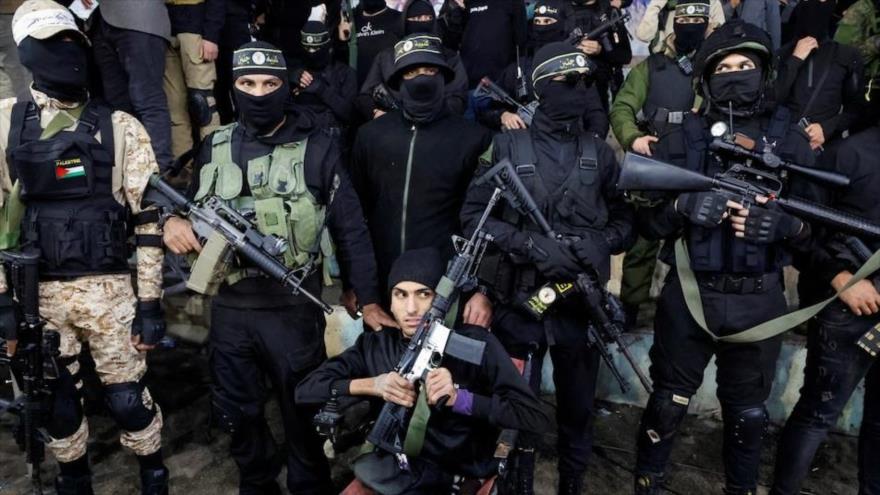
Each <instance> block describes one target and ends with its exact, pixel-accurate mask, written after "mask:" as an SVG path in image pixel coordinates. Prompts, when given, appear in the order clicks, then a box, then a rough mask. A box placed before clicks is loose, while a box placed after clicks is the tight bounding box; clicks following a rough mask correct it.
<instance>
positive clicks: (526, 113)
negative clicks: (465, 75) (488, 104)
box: [474, 77, 538, 127]
mask: <svg viewBox="0 0 880 495" xmlns="http://www.w3.org/2000/svg"><path fill="white" fill-rule="evenodd" d="M474 96H476V97H478V98H479V97H489V98H492V99H493V100H495V101H497V102H500V103H504V104H505V105H508V106H511V107H514V108H516V114H517V115H519V118H521V119H522V120H523V122H525V123H526V125H527V126H529V127H531V126H532V119H534V118H535V109H536V108H537V107H538V102H537V101H533V102H531V103H529V104H528V105H523V104H522V103H520V102H518V101H516V100H515V99H513V98H512V97H511V96H510V95H509V94H507V91H504V89H502V88H501V86H499V85H497V84H495V83H494V82H492V80H491V79H489V78H488V77H484V78H483V79H481V80H480V84H479V85H477V89H476V90H475V91H474Z"/></svg>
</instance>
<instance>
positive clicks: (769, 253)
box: [683, 107, 790, 274]
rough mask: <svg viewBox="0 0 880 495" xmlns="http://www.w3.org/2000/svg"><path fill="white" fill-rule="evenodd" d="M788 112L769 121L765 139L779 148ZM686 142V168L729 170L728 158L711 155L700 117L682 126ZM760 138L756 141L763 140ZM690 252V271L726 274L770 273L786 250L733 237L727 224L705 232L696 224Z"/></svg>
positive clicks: (713, 171) (779, 110) (778, 113)
mask: <svg viewBox="0 0 880 495" xmlns="http://www.w3.org/2000/svg"><path fill="white" fill-rule="evenodd" d="M789 127H790V124H789V111H788V109H786V108H785V107H777V110H776V111H775V112H774V113H773V116H772V117H771V119H770V122H769V125H768V126H767V130H766V131H765V132H764V136H766V139H767V141H768V142H776V143H778V146H777V149H778V147H779V146H781V145H782V143H783V142H784V141H785V138H786V136H787V135H788V130H789ZM683 130H684V135H685V141H686V143H687V168H689V169H691V170H696V171H699V172H701V173H703V174H705V175H708V176H710V177H711V176H714V175H716V174H719V173H721V172H723V171H724V170H726V169H727V168H728V160H730V159H728V158H725V159H722V158H721V157H720V156H718V155H716V154H714V153H710V152H709V150H708V148H709V140H711V137H710V136H709V135H708V130H707V129H706V126H705V124H704V122H703V119H702V118H701V117H698V116H696V115H694V116H691V117H688V118H687V119H685V123H684V125H683ZM761 140H762V139H761V138H760V137H759V138H758V139H757V141H761ZM686 235H687V241H688V242H687V244H688V252H689V253H690V258H691V269H692V270H693V271H695V272H724V273H751V274H757V273H771V272H774V271H777V270H779V269H780V268H781V266H782V263H783V261H784V257H785V251H784V250H783V249H781V248H779V247H776V245H773V244H771V245H760V244H755V243H753V242H748V241H745V240H742V239H739V238H737V237H735V236H734V233H733V229H731V228H730V227H729V226H728V225H726V224H725V225H724V226H723V227H722V228H713V229H706V228H703V227H699V226H696V225H690V226H688V228H687V234H686Z"/></svg>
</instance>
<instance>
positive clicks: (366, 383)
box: [348, 378, 376, 396]
mask: <svg viewBox="0 0 880 495" xmlns="http://www.w3.org/2000/svg"><path fill="white" fill-rule="evenodd" d="M348 395H371V396H375V395H376V379H375V378H356V379H354V380H352V381H351V382H349V384H348Z"/></svg>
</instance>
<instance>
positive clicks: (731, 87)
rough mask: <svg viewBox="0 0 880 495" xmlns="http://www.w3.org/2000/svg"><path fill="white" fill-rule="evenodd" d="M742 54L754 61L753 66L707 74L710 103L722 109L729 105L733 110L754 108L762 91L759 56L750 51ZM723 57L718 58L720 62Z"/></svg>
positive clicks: (762, 83)
mask: <svg viewBox="0 0 880 495" xmlns="http://www.w3.org/2000/svg"><path fill="white" fill-rule="evenodd" d="M742 54H743V55H745V56H747V57H748V58H750V59H751V60H752V61H753V62H754V63H755V68H754V69H750V70H740V71H735V72H723V73H720V74H712V75H711V76H709V94H710V96H711V97H712V103H713V104H714V105H716V106H717V107H719V108H720V109H721V110H722V111H726V110H728V109H729V108H730V107H731V106H732V107H733V110H734V111H737V110H749V109H751V108H754V107H755V106H756V105H757V103H758V102H759V101H760V100H761V96H762V95H763V93H764V71H763V67H762V65H761V60H760V58H759V57H758V56H757V55H755V54H754V53H752V52H743V53H742ZM722 59H723V57H722V58H721V59H719V60H718V61H719V62H720V61H721V60H722Z"/></svg>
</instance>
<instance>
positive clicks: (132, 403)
mask: <svg viewBox="0 0 880 495" xmlns="http://www.w3.org/2000/svg"><path fill="white" fill-rule="evenodd" d="M145 388H146V387H144V384H143V383H141V382H125V383H114V384H112V385H105V386H104V394H105V399H106V401H107V408H108V409H109V410H110V414H111V415H112V416H113V419H115V420H116V423H117V424H118V425H119V427H120V428H122V429H123V430H125V431H140V430H143V429H144V428H146V427H147V426H149V425H150V423H151V422H152V421H153V418H154V417H155V416H156V406H155V404H152V403H151V404H146V403H145V402H144V391H145Z"/></svg>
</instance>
